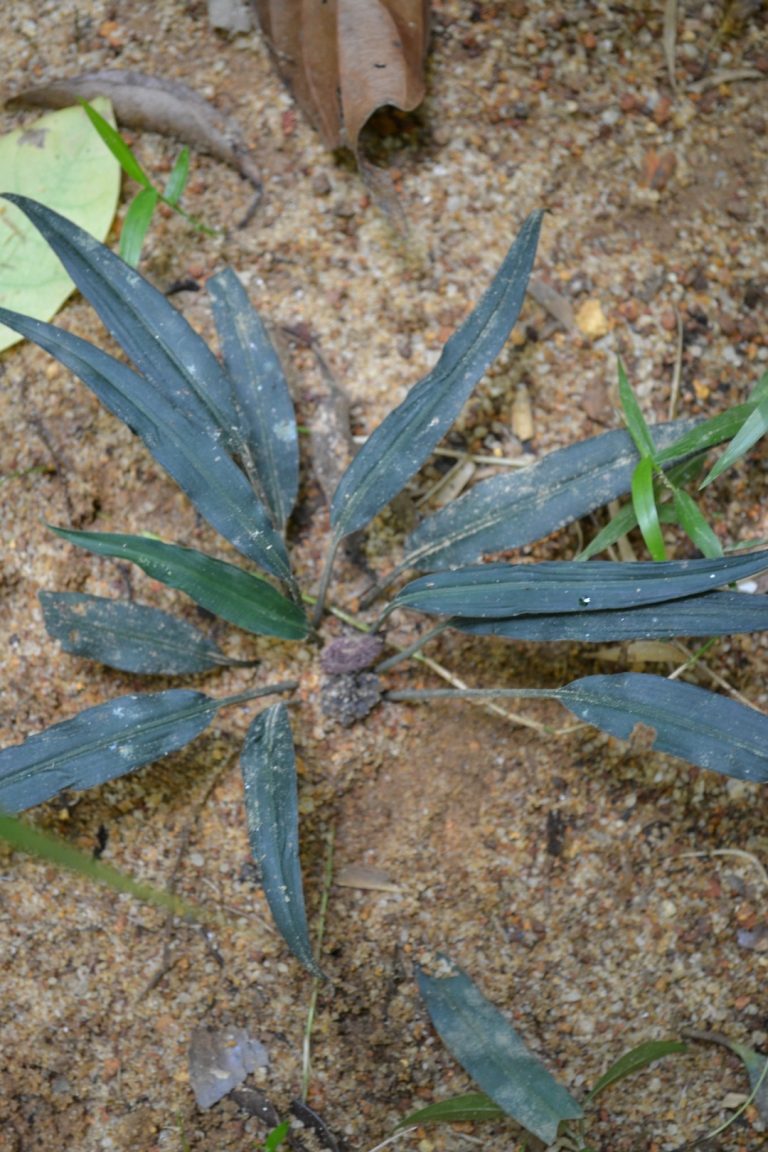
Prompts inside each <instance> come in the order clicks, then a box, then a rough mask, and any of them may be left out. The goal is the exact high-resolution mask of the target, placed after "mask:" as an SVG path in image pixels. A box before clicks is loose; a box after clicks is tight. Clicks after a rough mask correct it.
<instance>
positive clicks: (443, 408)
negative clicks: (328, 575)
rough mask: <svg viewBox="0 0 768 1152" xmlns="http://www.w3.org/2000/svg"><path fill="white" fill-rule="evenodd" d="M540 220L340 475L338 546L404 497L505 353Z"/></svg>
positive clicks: (534, 217)
mask: <svg viewBox="0 0 768 1152" xmlns="http://www.w3.org/2000/svg"><path fill="white" fill-rule="evenodd" d="M542 216H543V213H542V212H534V213H532V214H531V215H530V216H529V217H528V219H527V220H526V221H525V223H524V224H523V226H522V228H521V229H520V232H519V233H518V236H517V239H516V240H515V241H514V243H513V244H512V247H511V248H510V250H509V252H508V253H507V256H506V258H505V259H504V262H503V264H502V266H501V268H500V269H499V271H498V272H497V274H496V276H495V277H494V280H493V282H492V284H491V286H490V288H489V289H488V290H487V292H486V293H485V295H484V297H483V298H482V300H481V301H480V303H479V304H478V305H477V307H476V308H475V309H474V311H473V312H472V313H471V314H470V315H469V317H468V318H467V319H466V320H465V321H464V323H463V324H462V325H461V327H460V328H459V329H458V331H457V332H455V333H454V334H453V336H452V337H451V338H450V340H449V341H448V343H447V344H446V345H445V347H444V348H443V351H442V355H441V356H440V359H439V361H438V363H437V364H436V365H435V367H434V368H433V369H432V371H431V372H430V373H429V374H428V375H427V376H425V377H424V378H423V379H422V380H420V381H419V383H418V384H415V385H414V386H413V388H411V390H410V392H409V393H408V396H407V397H406V399H405V400H404V401H403V403H402V404H400V405H398V407H397V408H395V409H394V411H393V412H390V414H389V415H388V416H387V417H386V419H385V420H384V421H383V422H382V423H381V424H380V425H379V427H378V428H377V429H376V431H375V432H373V434H372V435H371V436H370V437H369V438H368V440H367V441H366V443H365V444H364V445H363V447H362V448H361V449H360V451H359V452H358V454H357V456H355V458H354V460H353V461H352V463H351V465H350V466H349V468H348V469H347V471H346V472H345V473H344V475H343V476H342V478H341V481H340V483H339V486H338V488H337V489H336V492H335V494H334V497H333V501H332V504H331V527H332V528H333V532H334V538H335V539H336V540H340V539H341V538H342V537H344V536H347V535H349V533H350V532H354V531H356V530H357V529H358V528H362V527H363V526H364V525H365V524H367V523H368V521H369V520H372V519H373V517H374V516H375V515H376V514H377V512H379V511H381V509H382V508H383V507H384V506H385V505H386V504H388V503H389V501H390V500H392V498H393V497H394V496H396V495H397V494H398V492H400V491H401V489H402V488H403V487H404V485H405V484H406V483H407V482H408V480H409V479H410V478H411V476H413V475H414V473H415V472H417V471H418V469H419V468H420V467H421V465H422V464H423V463H424V461H425V460H426V458H427V457H428V456H429V454H430V452H431V451H432V449H433V448H434V447H435V445H436V444H437V443H438V442H439V441H440V440H441V439H442V437H443V436H444V435H445V433H446V432H447V431H448V429H449V428H450V426H451V424H452V423H453V422H454V420H455V419H456V417H457V416H458V414H459V412H460V411H461V409H462V407H463V406H464V403H465V401H466V400H467V398H468V397H469V395H470V393H471V392H472V389H473V388H474V387H475V385H476V384H477V382H478V381H479V380H480V378H481V377H482V375H483V373H484V372H485V371H486V369H487V368H488V367H489V365H490V364H492V363H493V361H494V360H495V359H496V357H497V356H498V354H499V353H500V352H501V350H502V348H503V347H504V344H505V343H506V340H507V337H508V336H509V333H510V331H511V329H512V327H513V325H514V324H515V321H516V320H517V317H518V315H519V313H520V309H521V307H522V304H523V300H524V298H525V290H526V287H527V284H528V277H529V275H530V271H531V268H532V266H533V260H534V256H535V255H536V246H537V243H538V238H539V231H540V228H541V220H542Z"/></svg>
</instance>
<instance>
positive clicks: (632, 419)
mask: <svg viewBox="0 0 768 1152" xmlns="http://www.w3.org/2000/svg"><path fill="white" fill-rule="evenodd" d="M618 369H619V400H620V402H621V408H622V411H623V413H624V419H625V420H626V422H627V429H628V431H629V434H630V436H631V437H632V439H633V440H634V443H635V447H636V448H637V451H638V452H639V454H640V458H641V459H643V460H645V459H646V458H648V459H650V460H653V459H654V457H655V447H654V443H653V436H652V434H651V430H650V428H649V427H648V424H647V423H646V419H645V416H643V411H642V409H641V407H640V405H639V404H638V401H637V397H636V396H635V394H634V392H633V391H632V389H631V387H630V384H629V380H628V379H627V373H626V371H625V368H624V365H623V364H622V362H621V360H619V364H618Z"/></svg>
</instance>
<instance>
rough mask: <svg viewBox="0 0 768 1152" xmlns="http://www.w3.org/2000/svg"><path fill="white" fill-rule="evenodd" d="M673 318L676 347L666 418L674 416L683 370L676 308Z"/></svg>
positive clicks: (681, 328)
mask: <svg viewBox="0 0 768 1152" xmlns="http://www.w3.org/2000/svg"><path fill="white" fill-rule="evenodd" d="M675 319H676V320H677V349H676V351H675V368H674V371H673V373H672V390H671V392H670V394H669V415H668V416H667V419H668V420H674V418H675V413H676V410H677V401H678V399H679V397H680V377H681V376H682V372H683V320H682V317H681V315H680V313H679V312H678V310H677V308H675Z"/></svg>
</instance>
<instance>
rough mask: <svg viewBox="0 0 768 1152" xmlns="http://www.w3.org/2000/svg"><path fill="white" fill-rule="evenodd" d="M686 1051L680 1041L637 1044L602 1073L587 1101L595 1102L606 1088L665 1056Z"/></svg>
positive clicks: (685, 1047) (686, 1046)
mask: <svg viewBox="0 0 768 1152" xmlns="http://www.w3.org/2000/svg"><path fill="white" fill-rule="evenodd" d="M687 1051H688V1045H687V1044H684V1043H683V1042H682V1040H647V1041H646V1042H645V1043H644V1044H638V1045H637V1047H636V1048H632V1049H631V1050H630V1051H629V1052H625V1053H624V1055H623V1056H620V1057H619V1059H618V1060H617V1061H616V1062H615V1063H614V1064H612V1065H611V1067H610V1068H609V1069H608V1071H607V1072H604V1073H603V1075H602V1076H601V1077H600V1079H599V1080H598V1082H597V1084H595V1086H594V1088H593V1089H592V1091H591V1092H590V1094H589V1097H588V1099H590V1100H595V1099H596V1098H597V1097H598V1096H599V1095H600V1093H601V1092H605V1090H606V1088H610V1087H611V1086H612V1085H613V1084H618V1083H619V1081H620V1080H625V1079H626V1078H627V1076H632V1075H633V1074H634V1073H635V1072H640V1071H641V1070H642V1069H643V1068H647V1067H648V1065H649V1064H654V1063H655V1062H656V1061H657V1060H662V1059H663V1058H664V1057H665V1056H679V1055H685V1053H686V1052H687Z"/></svg>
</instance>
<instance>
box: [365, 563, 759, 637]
mask: <svg viewBox="0 0 768 1152" xmlns="http://www.w3.org/2000/svg"><path fill="white" fill-rule="evenodd" d="M765 568H768V550H766V551H762V552H753V553H750V554H749V555H746V556H731V557H722V558H718V559H715V560H672V561H667V562H666V563H663V564H657V563H653V562H651V561H641V562H638V563H614V562H611V561H595V562H593V563H591V564H582V563H581V562H580V561H578V560H571V561H560V560H553V561H545V562H543V563H540V564H478V565H470V566H468V567H466V568H459V569H457V570H456V571H455V572H434V573H432V574H431V575H429V576H421V577H419V579H418V580H412V581H411V583H410V584H406V586H405V587H404V588H403V589H402V591H401V592H399V593H398V595H397V596H395V598H394V600H393V601H392V602H391V604H390V605H389V608H388V609H387V611H388V612H389V611H391V610H392V609H393V608H412V609H415V610H417V611H419V612H427V613H431V614H434V615H438V616H475V617H480V618H484V619H494V618H495V619H501V618H503V617H505V616H516V615H533V614H542V613H546V612H549V613H560V612H575V613H580V614H581V615H582V616H583V617H584V618H585V620H586V619H587V618H588V616H589V615H590V613H592V612H597V611H604V610H605V609H615V608H630V607H635V606H638V605H641V604H659V603H662V602H664V601H667V600H677V599H680V598H682V597H686V596H694V595H697V594H699V593H702V592H706V591H709V590H712V591H714V590H715V589H716V588H719V587H720V586H721V585H723V584H728V583H730V582H732V581H736V580H744V579H746V578H747V577H748V576H754V575H755V574H756V573H757V572H762V571H763V570H764V569H765Z"/></svg>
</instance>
